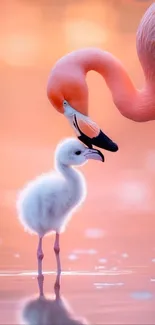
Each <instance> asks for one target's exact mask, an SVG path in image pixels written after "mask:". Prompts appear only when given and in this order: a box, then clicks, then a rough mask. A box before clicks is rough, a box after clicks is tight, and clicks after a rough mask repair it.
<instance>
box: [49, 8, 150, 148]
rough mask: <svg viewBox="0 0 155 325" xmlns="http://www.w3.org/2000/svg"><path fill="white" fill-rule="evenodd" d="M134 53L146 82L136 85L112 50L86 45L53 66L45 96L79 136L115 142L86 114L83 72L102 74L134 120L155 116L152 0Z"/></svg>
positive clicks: (89, 142)
mask: <svg viewBox="0 0 155 325" xmlns="http://www.w3.org/2000/svg"><path fill="white" fill-rule="evenodd" d="M136 44H137V54H138V57H139V61H140V63H141V66H142V69H143V72H144V77H145V83H144V86H143V88H142V89H140V90H139V89H136V88H135V86H134V85H133V83H132V81H131V79H130V77H129V76H128V74H127V71H126V69H125V67H124V66H123V65H122V63H121V62H120V61H119V60H118V59H117V58H115V57H114V56H113V55H112V54H111V53H109V52H106V51H103V50H101V49H98V48H85V49H79V50H76V51H73V52H71V53H68V54H67V55H65V56H64V57H62V58H60V59H59V60H58V61H57V62H56V64H55V65H54V67H53V68H52V70H51V72H50V75H49V79H48V83H47V96H48V99H49V101H50V103H51V104H52V105H53V107H54V108H55V109H56V110H57V111H58V112H60V113H63V114H64V116H65V117H66V118H67V119H68V121H69V123H70V124H71V126H72V127H73V129H74V131H75V133H76V135H77V137H78V138H79V140H81V141H82V142H84V143H85V144H86V145H87V146H88V147H90V148H92V145H95V146H97V147H99V148H103V149H106V150H109V151H114V152H115V151H117V150H118V146H117V144H115V143H114V142H113V141H112V140H111V139H110V138H109V137H107V136H106V135H105V134H104V133H103V132H102V130H101V129H100V127H99V126H98V125H97V124H96V123H95V122H94V121H92V120H91V118H90V117H89V115H88V86H87V84H86V80H85V77H86V74H87V73H88V72H89V71H91V70H94V71H96V72H98V73H99V74H101V75H102V76H103V78H104V79H105V82H106V84H107V86H108V88H109V90H110V92H111V95H112V99H113V102H114V104H115V105H116V107H117V108H118V110H119V112H120V113H121V114H122V115H123V116H124V117H126V118H128V119H130V120H133V121H135V122H147V121H150V120H154V119H155V3H153V4H152V5H151V6H150V7H149V8H148V9H147V11H146V12H145V14H144V16H143V17H142V19H141V22H140V24H139V27H138V30H137V37H136Z"/></svg>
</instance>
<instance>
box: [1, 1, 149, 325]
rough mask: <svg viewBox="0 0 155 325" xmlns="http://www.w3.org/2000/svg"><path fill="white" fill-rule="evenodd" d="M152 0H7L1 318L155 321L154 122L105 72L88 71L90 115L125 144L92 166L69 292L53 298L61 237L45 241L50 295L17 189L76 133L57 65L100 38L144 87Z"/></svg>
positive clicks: (66, 266) (65, 262) (76, 226)
mask: <svg viewBox="0 0 155 325" xmlns="http://www.w3.org/2000/svg"><path fill="white" fill-rule="evenodd" d="M90 2H91V5H90ZM152 2H153V1H136V0H135V1H134V0H133V1H127V0H111V1H110V0H109V1H107V0H105V1H104V0H102V1H99V0H94V1H93V0H92V1H90V0H88V1H87V0H85V1H70V0H66V1H54V0H53V1H45V0H44V1H32V0H31V1H28V0H27V1H26V0H25V1H16V0H11V1H10V2H9V5H10V8H11V9H10V10H9V9H8V8H9V5H7V6H6V1H0V18H1V26H2V28H1V29H0V36H1V40H3V41H2V42H1V43H2V46H1V51H0V68H1V80H2V82H1V89H2V91H1V94H0V107H1V110H0V153H1V161H0V324H1V325H9V324H10V325H12V324H24V322H26V320H27V323H28V324H31V325H46V324H50V325H52V324H53V325H64V323H65V322H66V323H67V325H73V324H74V325H75V324H78V325H80V324H82V322H83V323H84V324H85V323H86V322H88V323H90V324H92V325H93V324H127V325H128V324H155V200H154V195H155V150H154V139H155V137H154V136H153V134H154V121H152V122H149V123H140V124H137V123H134V122H132V121H129V120H127V119H125V118H123V117H122V116H121V115H120V114H119V113H118V112H117V110H116V109H115V107H114V105H113V102H112V100H111V96H110V94H109V90H108V89H107V87H106V85H105V84H104V82H103V80H102V78H101V76H99V75H98V74H97V73H96V74H95V73H93V72H92V73H90V74H88V77H87V81H88V88H89V92H90V113H91V115H92V117H93V118H94V120H95V121H97V122H99V124H100V125H101V128H103V131H105V132H107V134H108V136H110V137H111V138H112V139H113V140H114V141H116V143H117V144H118V145H119V148H120V150H119V151H118V152H117V153H116V154H112V153H108V152H104V155H105V164H96V163H95V162H90V163H89V164H86V165H85V166H84V167H82V169H81V171H82V172H83V173H84V176H85V178H86V181H87V187H88V195H87V199H86V202H85V203H84V205H83V206H82V208H81V209H80V210H79V211H78V212H77V213H75V215H74V216H73V219H72V220H71V222H70V224H69V225H68V228H67V230H66V232H65V233H64V234H63V235H62V236H61V239H60V247H61V261H62V269H63V270H64V273H63V274H62V279H61V288H60V295H61V296H60V298H61V299H62V300H61V301H60V298H59V296H58V294H59V293H58V290H57V291H56V295H57V296H56V297H57V299H56V301H55V302H54V301H53V300H54V299H55V298H54V297H53V295H54V294H55V293H54V283H55V274H54V272H53V271H54V270H55V257H54V254H53V238H52V237H48V238H45V240H44V242H43V250H44V255H45V257H44V261H43V270H44V271H45V279H44V296H45V298H41V299H39V290H38V282H37V278H36V247H37V237H35V236H30V235H29V234H27V233H25V232H24V230H23V228H22V227H21V226H20V225H19V222H18V219H17V213H16V210H15V204H16V195H17V191H18V190H19V189H20V188H21V187H23V185H24V184H25V183H27V181H29V180H30V179H32V178H34V177H36V176H37V175H39V174H41V173H42V172H46V171H48V170H51V168H52V166H53V155H54V149H55V147H56V145H57V143H58V142H59V141H60V140H62V138H64V137H67V136H72V133H71V128H70V126H69V125H68V123H67V121H65V120H64V119H63V117H62V116H61V115H60V114H57V113H56V112H55V111H54V110H53V108H52V107H51V105H50V104H49V102H48V100H47V96H46V83H47V76H48V74H49V71H50V69H51V67H52V65H53V64H54V62H55V61H56V60H57V59H58V58H59V57H61V56H62V55H64V54H65V53H67V52H70V51H72V50H74V49H77V48H80V47H86V46H97V47H100V48H102V49H103V50H105V49H106V50H108V51H110V52H111V53H113V54H114V55H115V56H116V57H118V58H119V59H120V60H121V61H122V62H123V64H124V65H125V67H126V69H127V71H128V73H129V75H130V77H131V78H132V81H133V82H134V84H135V85H136V86H137V87H139V88H141V87H142V85H143V72H142V70H141V67H140V64H139V61H138V57H137V53H136V44H135V35H136V29H137V26H138V24H139V21H140V19H141V16H142V15H143V13H144V12H145V10H146V9H147V7H148V6H149V5H150V4H151V3H152ZM49 40H50V41H49ZM50 271H51V272H50ZM63 299H65V303H64V300H63ZM66 304H67V305H66ZM70 309H71V310H72V312H71V315H70V313H69V310H70ZM75 318H80V320H79V323H77V322H75ZM24 319H25V320H24ZM65 325H66V324H65Z"/></svg>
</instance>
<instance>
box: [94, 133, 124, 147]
mask: <svg viewBox="0 0 155 325" xmlns="http://www.w3.org/2000/svg"><path fill="white" fill-rule="evenodd" d="M92 144H93V145H94V146H96V147H99V148H102V149H105V150H108V151H111V152H116V151H118V145H117V144H116V143H115V142H113V141H112V140H111V139H110V138H109V137H108V136H107V135H106V134H105V133H103V132H102V130H100V133H99V135H98V136H97V137H95V138H93V139H92Z"/></svg>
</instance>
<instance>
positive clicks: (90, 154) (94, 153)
mask: <svg viewBox="0 0 155 325" xmlns="http://www.w3.org/2000/svg"><path fill="white" fill-rule="evenodd" d="M85 157H86V159H94V160H100V161H102V162H104V156H103V154H102V152H101V151H99V150H97V149H86V152H85Z"/></svg>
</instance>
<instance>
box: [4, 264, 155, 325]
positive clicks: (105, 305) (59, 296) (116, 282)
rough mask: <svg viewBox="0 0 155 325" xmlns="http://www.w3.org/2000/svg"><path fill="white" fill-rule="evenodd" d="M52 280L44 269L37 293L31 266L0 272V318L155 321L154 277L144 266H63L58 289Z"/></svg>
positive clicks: (65, 321) (9, 320) (6, 321)
mask: <svg viewBox="0 0 155 325" xmlns="http://www.w3.org/2000/svg"><path fill="white" fill-rule="evenodd" d="M54 283H55V275H54V274H50V273H48V272H46V274H45V278H44V298H43V297H40V298H39V289H38V282H37V278H36V275H35V272H33V271H32V272H31V271H29V272H26V271H24V272H6V271H5V272H4V273H1V274H0V310H1V313H0V324H3V325H5V324H17V323H18V324H31V325H32V324H44V325H46V324H55V325H56V324H66V325H67V324H74V325H76V324H78V325H80V324H87V323H89V324H155V280H153V278H152V279H151V278H150V277H149V276H148V273H147V271H146V269H141V271H140V272H139V271H137V270H131V269H130V270H127V269H126V270H125V269H124V270H121V269H120V270H119V272H118V271H116V270H111V271H110V270H109V271H108V270H107V271H105V272H104V271H103V270H102V271H96V272H93V273H91V272H78V271H76V272H64V273H63V274H62V277H61V286H60V291H59V290H58V289H56V291H54ZM58 291H59V292H58ZM55 294H56V295H55ZM75 320H76V321H75Z"/></svg>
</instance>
